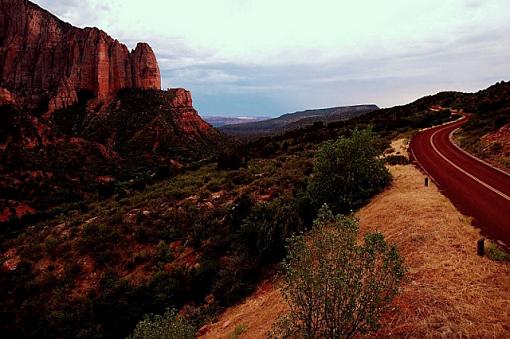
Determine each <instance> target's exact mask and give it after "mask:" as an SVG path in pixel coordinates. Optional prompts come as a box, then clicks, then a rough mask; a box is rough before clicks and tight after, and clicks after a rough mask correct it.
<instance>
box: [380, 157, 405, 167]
mask: <svg viewBox="0 0 510 339" xmlns="http://www.w3.org/2000/svg"><path fill="white" fill-rule="evenodd" d="M384 160H385V161H386V163H387V164H388V165H407V164H409V159H407V158H406V157H405V156H403V155H389V156H387V157H386V158H385V159H384Z"/></svg>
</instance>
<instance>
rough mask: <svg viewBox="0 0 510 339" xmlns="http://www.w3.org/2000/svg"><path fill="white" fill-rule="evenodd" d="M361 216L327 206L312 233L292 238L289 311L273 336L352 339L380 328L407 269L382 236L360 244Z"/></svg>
mask: <svg viewBox="0 0 510 339" xmlns="http://www.w3.org/2000/svg"><path fill="white" fill-rule="evenodd" d="M357 236H358V224H357V222H356V220H354V219H352V218H349V217H344V216H333V214H332V213H331V211H330V210H329V209H328V208H327V206H324V207H323V208H321V210H320V211H319V216H318V218H317V219H316V220H315V222H314V226H313V229H312V230H311V232H310V234H309V235H307V236H305V235H301V236H295V237H292V238H291V239H290V240H289V255H288V257H287V259H286V261H285V262H284V264H283V266H284V270H285V275H284V282H285V284H284V287H283V294H284V296H285V298H286V300H287V302H288V303H289V306H290V310H291V312H290V314H289V315H288V316H286V317H284V318H282V319H280V321H279V322H278V323H277V325H276V327H275V328H274V329H273V331H272V333H271V336H277V337H287V338H288V337H292V338H350V337H353V336H354V335H356V334H358V333H366V332H369V331H372V330H376V329H377V328H378V320H379V317H380V316H381V314H382V312H383V311H384V310H385V309H386V308H387V306H388V304H389V301H391V299H392V298H393V297H394V296H395V295H396V293H397V292H398V286H399V283H400V282H401V281H402V279H403V277H404V274H405V269H404V267H403V260H402V258H401V257H400V256H399V255H398V253H397V251H396V249H395V247H394V246H389V245H388V244H387V243H386V242H385V240H384V237H383V236H382V234H380V233H372V234H367V235H366V236H365V241H364V244H363V245H361V244H360V245H358V244H357Z"/></svg>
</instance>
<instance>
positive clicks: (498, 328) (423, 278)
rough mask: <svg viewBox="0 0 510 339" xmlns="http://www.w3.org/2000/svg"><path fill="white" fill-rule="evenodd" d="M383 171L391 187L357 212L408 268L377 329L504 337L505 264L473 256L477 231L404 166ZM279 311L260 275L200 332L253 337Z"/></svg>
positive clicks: (509, 282) (274, 288)
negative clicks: (237, 300)
mask: <svg viewBox="0 0 510 339" xmlns="http://www.w3.org/2000/svg"><path fill="white" fill-rule="evenodd" d="M401 151H402V150H401ZM391 172H392V174H393V177H394V182H393V184H392V186H391V187H390V188H389V189H387V190H386V191H385V192H383V193H381V194H380V195H379V196H377V197H376V198H375V199H374V200H373V201H372V202H371V203H370V204H369V205H368V206H366V207H364V208H362V209H361V210H360V211H359V212H358V213H357V216H358V217H359V219H360V226H361V233H362V234H364V233H366V232H371V231H380V232H382V233H383V234H384V236H385V238H386V239H387V240H388V241H389V242H392V243H396V244H397V247H398V250H399V253H401V254H402V255H403V257H404V258H405V263H406V265H407V267H408V270H409V273H408V277H409V279H408V281H407V283H406V284H405V285H404V286H403V288H402V291H401V294H400V296H398V297H397V299H396V300H394V302H393V305H394V309H393V311H392V312H390V313H389V314H386V315H384V317H383V326H382V328H381V329H380V331H379V332H377V335H378V336H382V337H388V336H412V337H441V336H447V337H452V336H453V337H460V336H467V337H507V336H508V335H509V334H510V327H509V325H508V320H509V318H508V308H509V307H510V296H509V295H508V293H507V291H508V289H509V288H510V278H509V274H510V266H509V265H508V264H505V263H498V262H494V261H491V260H489V259H487V258H486V257H479V256H477V255H476V241H477V240H478V239H479V237H480V235H479V233H478V231H477V230H476V229H474V228H473V227H472V226H471V225H470V220H469V219H468V218H466V217H465V216H463V215H462V214H460V213H459V212H458V211H457V210H456V209H455V207H454V206H453V205H452V204H451V203H450V202H449V201H448V199H447V198H446V197H444V196H443V195H442V194H441V193H440V192H439V191H438V189H437V188H436V187H435V186H434V185H433V184H432V185H430V186H429V187H424V186H423V175H422V174H421V173H420V172H419V171H418V170H417V169H415V168H414V167H413V166H412V165H406V166H392V167H391ZM285 311H286V306H285V301H284V300H283V299H282V296H281V294H280V292H279V289H278V282H276V283H270V282H266V283H264V284H263V285H261V286H260V288H259V290H258V291H257V292H256V293H254V294H253V296H251V297H249V298H247V299H246V300H245V301H244V302H242V303H241V304H239V305H237V306H234V307H232V308H230V309H228V310H227V311H226V312H225V313H224V314H222V315H221V316H220V317H219V318H218V320H217V321H216V322H215V323H214V324H212V325H209V326H206V327H204V328H203V329H202V331H201V334H202V337H203V338H228V337H229V336H231V335H232V334H233V333H234V331H235V328H236V327H240V328H241V327H242V328H244V331H243V333H242V334H241V335H240V336H239V337H240V338H261V337H264V336H265V333H266V332H267V331H268V330H269V329H271V326H272V324H273V323H274V322H275V321H276V320H277V318H278V317H279V316H280V315H282V314H284V313H285Z"/></svg>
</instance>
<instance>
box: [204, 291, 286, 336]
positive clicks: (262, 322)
mask: <svg viewBox="0 0 510 339" xmlns="http://www.w3.org/2000/svg"><path fill="white" fill-rule="evenodd" d="M288 309H289V308H288V306H287V304H286V303H285V301H284V300H283V298H282V295H281V293H280V289H279V288H278V287H277V286H275V285H273V284H272V283H270V282H265V283H263V284H262V285H261V286H260V287H259V289H258V290H257V291H256V292H255V293H254V295H252V296H251V297H249V298H247V299H246V300H245V301H244V302H243V303H242V304H239V305H237V306H234V307H231V308H229V309H227V310H226V311H225V312H224V313H223V314H222V315H221V317H220V318H219V320H218V321H217V322H216V323H214V324H212V325H210V326H209V327H208V328H207V332H206V333H205V335H204V336H202V338H218V339H219V338H230V337H231V335H232V333H233V332H234V330H235V328H236V326H238V325H245V326H246V329H245V331H244V332H243V333H242V334H241V335H240V336H239V337H240V338H265V336H266V332H267V331H268V330H269V329H270V328H271V326H272V324H273V323H274V322H275V321H276V319H278V318H279V317H280V316H282V315H284V314H285V313H286V312H288Z"/></svg>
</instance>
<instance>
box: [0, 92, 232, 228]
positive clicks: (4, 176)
mask: <svg viewBox="0 0 510 339" xmlns="http://www.w3.org/2000/svg"><path fill="white" fill-rule="evenodd" d="M91 98H92V94H91V93H89V92H86V91H84V92H80V93H79V99H80V100H79V101H78V103H76V104H75V105H73V106H71V107H67V108H63V109H60V110H57V111H55V112H54V113H53V114H52V115H51V118H45V117H37V116H35V115H34V114H35V113H34V112H31V111H27V110H25V109H22V108H19V107H14V106H10V105H6V106H1V107H0V113H1V114H0V125H1V127H0V146H1V147H0V176H1V178H0V214H3V213H5V212H11V213H9V214H10V215H12V216H13V218H12V220H9V221H8V222H7V223H6V224H5V225H3V226H1V227H2V228H3V229H4V230H5V229H6V228H9V229H16V228H20V227H22V226H23V225H26V224H33V223H34V222H37V221H40V220H44V219H46V218H49V217H52V216H54V215H58V214H59V213H61V212H62V210H64V211H67V210H72V209H75V208H76V206H77V205H80V206H81V208H83V206H84V205H87V204H88V203H89V202H90V201H97V200H100V199H105V198H108V197H110V196H112V195H113V194H117V193H119V192H120V191H121V190H123V189H139V188H143V187H144V186H145V185H146V184H151V183H154V182H156V181H159V180H161V179H165V178H168V177H171V176H173V175H175V174H177V173H178V172H179V171H180V169H181V168H183V167H184V168H185V167H193V166H197V164H199V161H203V160H209V161H213V159H214V157H215V155H216V154H218V152H219V151H220V150H221V149H222V148H223V146H224V145H225V144H227V143H226V140H225V138H224V137H223V136H222V135H221V134H220V133H219V132H217V131H216V130H213V129H203V128H201V126H195V125H196V124H199V122H197V121H189V120H190V119H193V117H194V115H193V114H194V111H193V108H191V107H174V106H173V102H172V99H173V98H172V93H170V92H164V91H156V90H145V91H144V90H135V89H125V90H122V91H120V92H119V93H118V95H117V97H116V98H115V100H114V101H113V102H112V103H111V104H110V105H108V106H107V107H102V108H101V113H100V114H96V113H91V112H90V111H89V108H88V106H89V100H90V99H91ZM183 115H186V117H187V118H186V119H188V121H183V120H185V118H183ZM190 117H191V118H190ZM197 119H198V118H197ZM193 124H195V125H193ZM202 127H203V126H202ZM23 205H26V206H30V207H31V208H33V209H34V210H35V213H34V214H32V215H27V216H26V217H24V218H22V220H20V218H17V217H15V215H16V213H13V212H15V210H16V208H18V206H23ZM4 210H5V211H4ZM0 221H1V219H0Z"/></svg>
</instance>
